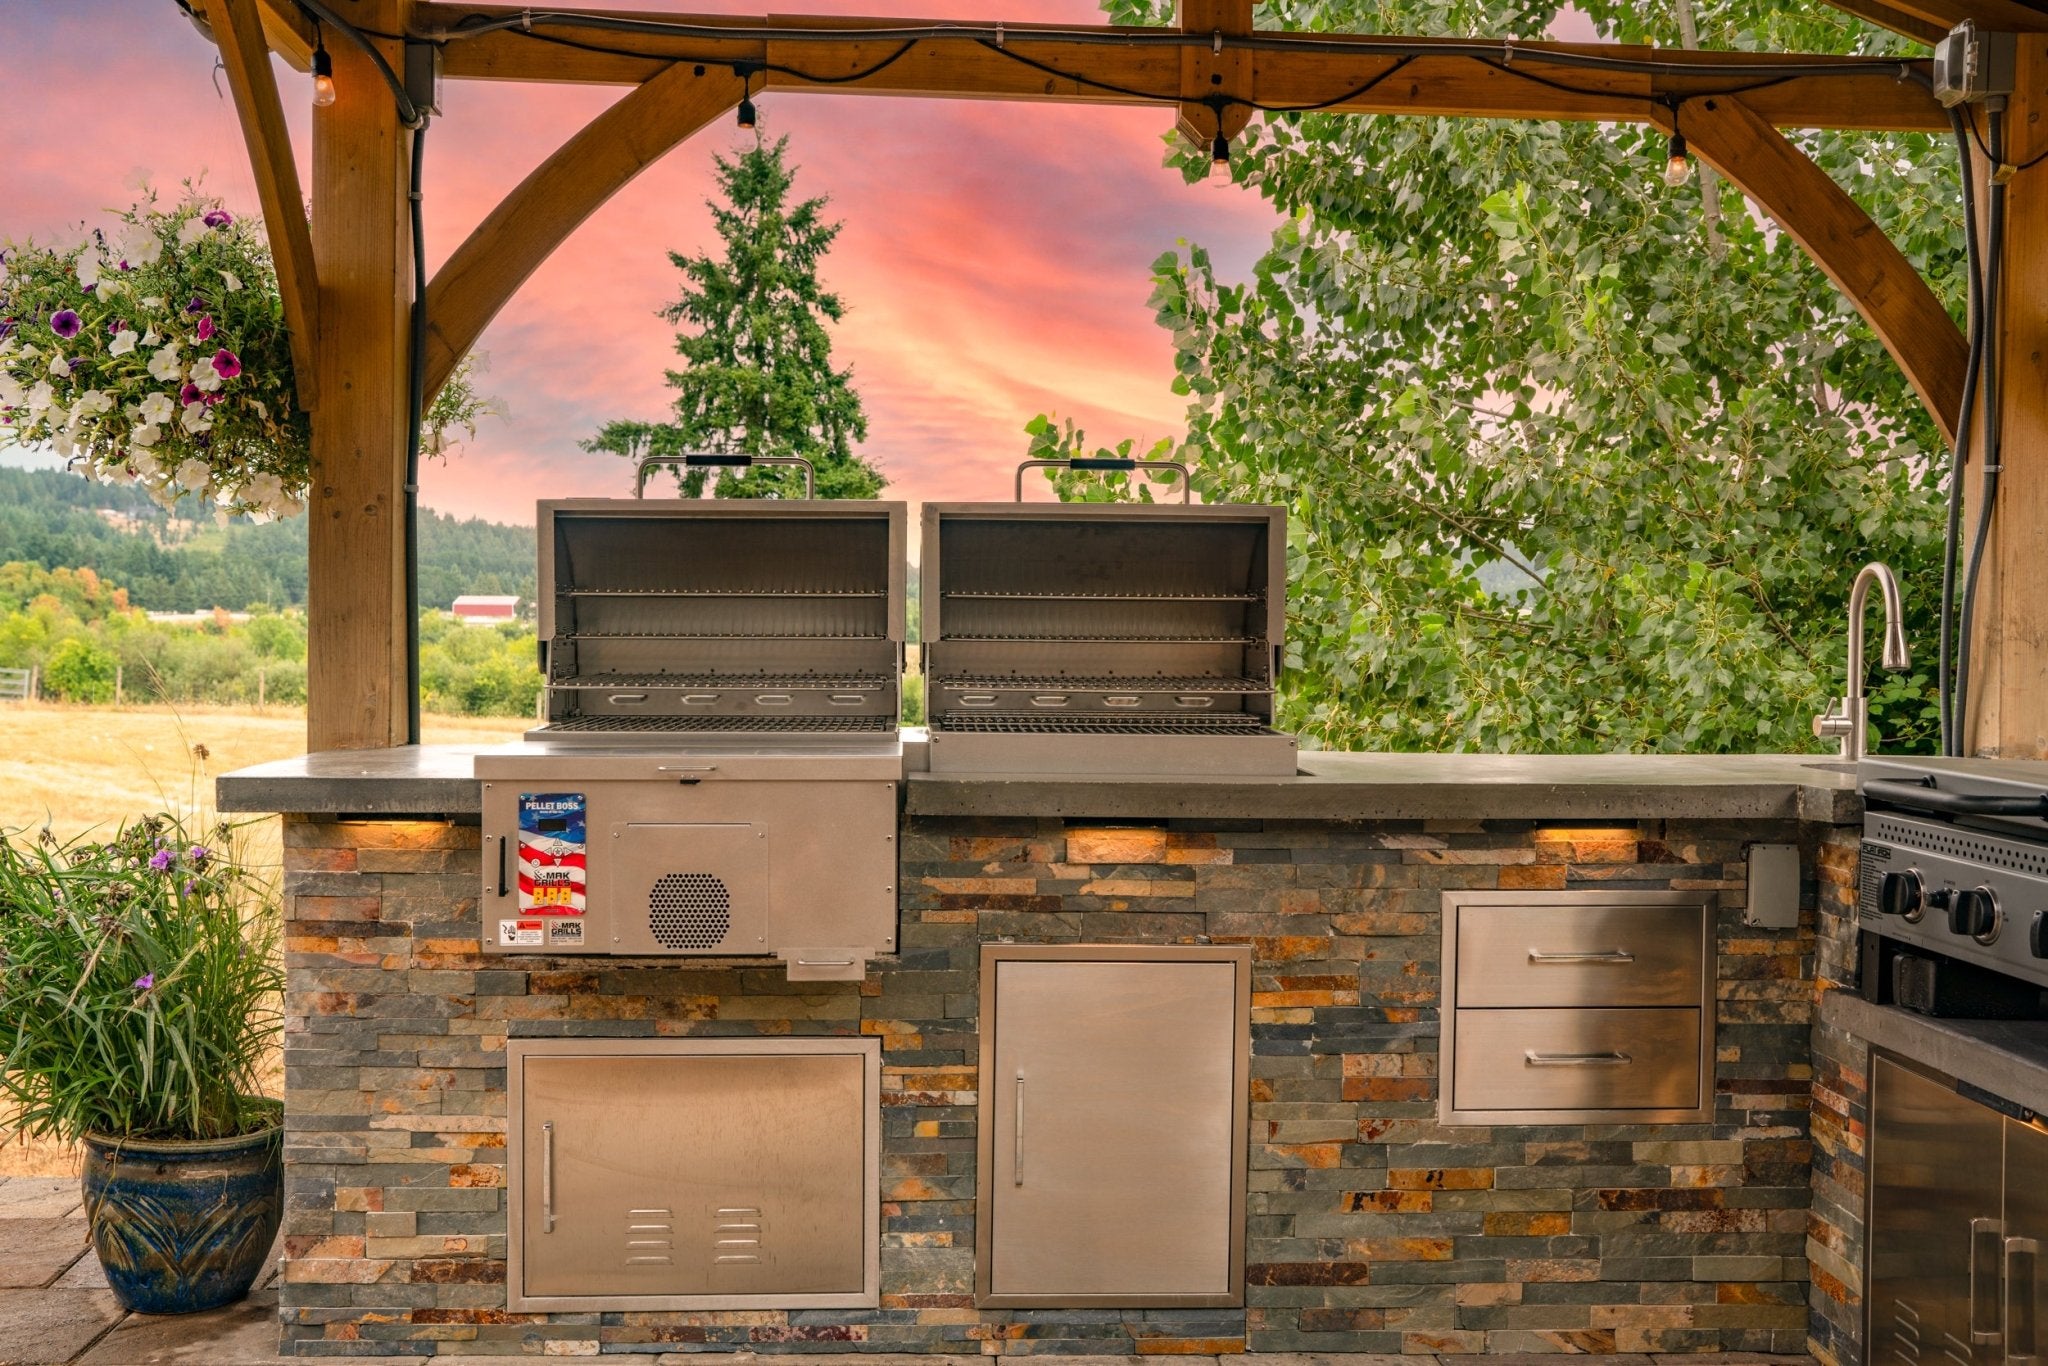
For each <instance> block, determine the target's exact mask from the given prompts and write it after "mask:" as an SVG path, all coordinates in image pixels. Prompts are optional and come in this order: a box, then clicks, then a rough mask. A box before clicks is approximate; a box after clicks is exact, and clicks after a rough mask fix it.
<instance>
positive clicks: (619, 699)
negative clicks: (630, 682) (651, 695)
mask: <svg viewBox="0 0 2048 1366" xmlns="http://www.w3.org/2000/svg"><path fill="white" fill-rule="evenodd" d="M646 700H647V694H646V693H644V692H615V693H613V694H612V695H611V696H610V697H607V698H606V699H605V701H607V702H609V703H611V704H612V705H613V706H615V707H637V706H639V705H641V704H642V703H644V702H645V701H646Z"/></svg>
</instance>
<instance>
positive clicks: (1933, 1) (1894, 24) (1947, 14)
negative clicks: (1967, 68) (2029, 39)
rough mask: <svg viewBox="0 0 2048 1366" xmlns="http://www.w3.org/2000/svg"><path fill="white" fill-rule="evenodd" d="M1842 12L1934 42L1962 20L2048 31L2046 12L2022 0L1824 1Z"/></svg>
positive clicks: (1999, 28)
mask: <svg viewBox="0 0 2048 1366" xmlns="http://www.w3.org/2000/svg"><path fill="white" fill-rule="evenodd" d="M1827 3H1828V4H1829V5H1831V6H1832V7H1834V8H1835V9H1838V10H1841V11H1842V12H1843V13H1845V14H1853V15H1855V16H1856V17H1857V18H1858V19H1867V20H1869V21H1870V22H1871V23H1873V24H1876V25H1878V26H1879V27H1880V28H1888V29H1890V30H1892V31H1893V32H1894V33H1903V34H1905V35H1906V36H1907V37H1908V38H1915V39H1918V40H1919V41H1920V42H1923V43H1928V44H1933V43H1935V42H1938V41H1939V40H1940V38H1941V36H1942V35H1943V34H1944V33H1947V32H1948V31H1949V30H1950V29H1952V28H1954V27H1955V26H1956V25H1957V24H1960V23H1962V22H1963V21H1964V20H1965V19H1968V20H1971V21H1972V22H1974V23H1975V24H1976V25H1977V27H1978V28H1981V29H1984V30H1987V31H1990V32H1998V33H2042V32H2048V11H2042V10H2039V9H2036V8H2035V7H2034V6H2032V5H2028V4H2023V3H2021V0H1827Z"/></svg>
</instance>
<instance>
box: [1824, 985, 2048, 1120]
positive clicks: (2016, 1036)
mask: <svg viewBox="0 0 2048 1366" xmlns="http://www.w3.org/2000/svg"><path fill="white" fill-rule="evenodd" d="M1820 1018H1821V1020H1822V1022H1823V1023H1826V1024H1830V1025H1833V1026H1835V1027H1836V1028H1838V1029H1841V1030H1843V1031H1844V1032H1846V1033H1849V1034H1853V1035H1855V1036H1856V1037H1857V1038H1859V1039H1864V1040H1867V1041H1868V1042H1870V1043H1871V1044H1873V1045H1875V1046H1876V1047H1878V1048H1882V1049H1884V1050H1885V1051H1887V1052H1890V1053H1896V1054H1897V1055H1899V1056H1900V1057H1902V1058H1907V1059H1910V1060H1912V1061H1913V1062H1917V1063H1920V1064H1922V1065H1924V1066H1927V1067H1931V1068H1933V1069H1934V1070H1935V1071H1937V1072H1945V1073H1947V1074H1948V1075H1949V1076H1951V1077H1954V1078H1955V1079H1956V1080H1958V1081H1963V1082H1968V1083H1969V1084H1970V1085H1972V1086H1976V1087H1980V1088H1982V1089H1983V1090H1986V1091H1989V1092H1990V1093H1991V1094H1992V1095H1994V1096H1999V1097H2002V1098H2003V1099H2005V1100H2009V1101H2012V1102H2013V1103H2014V1104H2017V1105H2024V1106H2026V1107H2027V1108H2028V1109H2030V1110H2034V1111H2037V1112H2038V1113H2041V1114H2048V1020H1937V1019H1933V1018H1931V1017H1929V1016H1926V1015H1916V1014H1914V1013H1913V1012H1912V1011H1910V1010H1902V1009H1900V1008H1899V1007H1898V1006H1881V1005H1873V1004H1872V1003H1871V1002H1869V1001H1866V1000H1864V999H1863V998H1862V997H1861V996H1858V995H1857V994H1856V993H1855V992H1853V991H1831V992H1828V993H1827V994H1826V995H1825V996H1823V997H1821V1002H1820Z"/></svg>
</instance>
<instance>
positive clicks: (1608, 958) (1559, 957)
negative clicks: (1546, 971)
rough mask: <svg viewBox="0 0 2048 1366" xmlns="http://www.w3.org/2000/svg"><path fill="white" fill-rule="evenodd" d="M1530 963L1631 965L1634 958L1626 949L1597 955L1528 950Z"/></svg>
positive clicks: (1607, 950)
mask: <svg viewBox="0 0 2048 1366" xmlns="http://www.w3.org/2000/svg"><path fill="white" fill-rule="evenodd" d="M1529 961H1530V962H1532V963H1617V964H1620V963H1633V962H1635V961H1636V956H1635V955H1634V954H1632V953H1630V952H1629V951H1628V950H1627V949H1603V950H1601V951H1599V952H1597V953H1546V952H1544V951H1543V950H1542V949H1531V950H1529Z"/></svg>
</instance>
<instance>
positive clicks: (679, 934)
mask: <svg viewBox="0 0 2048 1366" xmlns="http://www.w3.org/2000/svg"><path fill="white" fill-rule="evenodd" d="M647 928H648V929H649V930H650V931H652V932H653V934H654V938H655V942H656V943H658V944H660V945H661V946H662V947H663V948H669V949H709V948H716V947H717V946H718V945H719V944H721V943H723V942H724V940H725V932H726V931H727V930H729V929H731V928H732V893H731V892H730V891H728V890H726V886H725V882H724V880H723V879H721V878H715V877H713V876H711V874H709V873H664V874H662V876H661V877H660V878H659V879H657V880H656V881H655V884H654V890H653V891H651V892H649V893H648V894H647Z"/></svg>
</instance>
